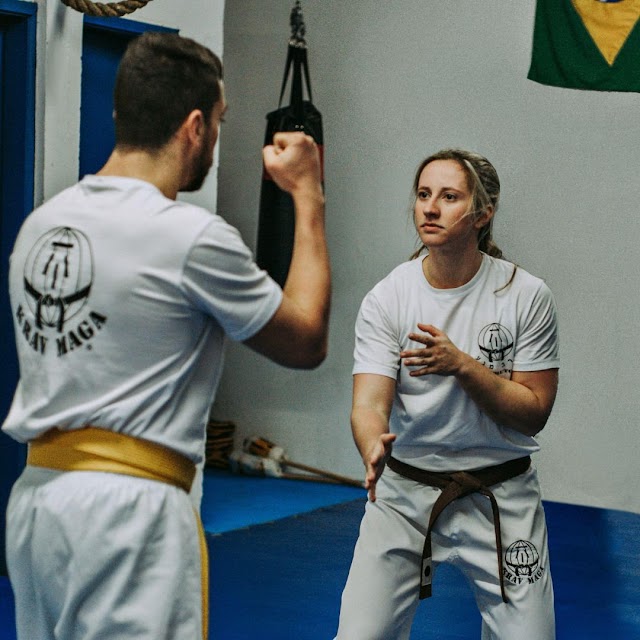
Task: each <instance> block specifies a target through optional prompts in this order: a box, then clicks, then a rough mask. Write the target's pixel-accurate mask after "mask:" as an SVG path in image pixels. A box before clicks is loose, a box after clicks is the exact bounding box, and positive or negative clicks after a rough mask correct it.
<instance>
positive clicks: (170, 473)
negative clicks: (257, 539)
mask: <svg viewBox="0 0 640 640" xmlns="http://www.w3.org/2000/svg"><path fill="white" fill-rule="evenodd" d="M27 464H29V465H33V466H35V467H45V468H47V469H57V470H59V471H106V472H109V473H119V474H123V475H127V476H135V477H138V478H147V479H149V480H157V481H158V482H165V483H167V484H171V485H173V486H175V487H178V488H180V489H183V490H184V491H186V492H189V491H190V490H191V484H192V483H193V478H194V476H195V473H196V467H195V464H194V463H193V462H192V461H191V460H189V459H188V458H186V457H185V456H183V455H182V454H180V453H177V452H176V451H173V450H172V449H169V448H167V447H164V446H162V445H160V444H156V443H155V442H149V441H148V440H141V439H139V438H134V437H132V436H128V435H125V434H123V433H115V432H114V431H108V430H106V429H99V428H97V427H84V428H83V429H75V430H73V431H60V430H59V429H51V430H50V431H47V432H46V433H45V434H44V435H42V436H40V437H39V438H38V439H37V440H33V441H31V442H30V443H29V453H28V455H27ZM196 519H197V522H198V535H199V539H200V559H201V565H202V637H203V638H204V639H205V640H206V638H207V637H208V627H209V559H208V554H207V543H206V539H205V535H204V529H203V527H202V521H201V520H200V516H199V515H198V514H197V513H196Z"/></svg>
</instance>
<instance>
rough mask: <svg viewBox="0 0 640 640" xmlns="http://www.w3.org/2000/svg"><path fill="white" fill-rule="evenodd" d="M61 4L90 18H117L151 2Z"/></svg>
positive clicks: (70, 1) (68, 1) (82, 0)
mask: <svg viewBox="0 0 640 640" xmlns="http://www.w3.org/2000/svg"><path fill="white" fill-rule="evenodd" d="M60 2H62V4H64V5H66V6H67V7H70V8H71V9H75V10H76V11H79V12H80V13H86V14H87V15H90V16H103V17H105V18H117V17H119V16H124V15H126V14H127V13H133V12H134V11H136V10H137V9H142V7H144V6H145V5H147V4H148V3H149V2H151V0H122V2H108V3H106V4H104V3H103V2H92V1H91V0H60Z"/></svg>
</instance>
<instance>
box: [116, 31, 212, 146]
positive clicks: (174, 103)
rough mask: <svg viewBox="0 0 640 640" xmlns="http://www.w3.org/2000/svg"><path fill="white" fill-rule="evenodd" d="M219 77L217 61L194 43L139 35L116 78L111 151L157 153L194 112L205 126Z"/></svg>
mask: <svg viewBox="0 0 640 640" xmlns="http://www.w3.org/2000/svg"><path fill="white" fill-rule="evenodd" d="M222 78H223V71H222V63H221V62H220V59H219V58H218V56H216V55H215V54H214V53H213V52H212V51H210V50H209V49H207V48H206V47H204V46H202V45H201V44H198V43H197V42H195V41H194V40H191V39H189V38H183V37H182V36H179V35H177V34H175V33H159V32H155V31H149V32H147V33H144V34H142V35H141V36H138V37H137V38H136V39H135V40H133V41H132V42H131V43H130V44H129V46H128V47H127V50H126V51H125V53H124V56H123V57H122V60H121V62H120V66H119V68H118V75H117V77H116V83H115V90H114V108H115V128H116V146H118V147H125V148H134V149H146V150H157V149H159V148H161V147H162V146H164V145H165V144H166V143H167V142H168V141H169V140H170V139H171V137H172V136H173V134H174V133H175V132H176V131H177V130H178V128H179V127H180V125H181V124H182V123H183V122H184V120H185V118H186V117H187V116H188V115H189V113H191V112H192V111H193V110H194V109H200V110H201V111H202V113H203V115H204V119H205V123H206V124H208V123H209V119H210V116H211V111H212V109H213V107H214V105H215V104H216V102H217V101H218V100H219V99H220V82H221V80H222Z"/></svg>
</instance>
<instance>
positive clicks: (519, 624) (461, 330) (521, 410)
mask: <svg viewBox="0 0 640 640" xmlns="http://www.w3.org/2000/svg"><path fill="white" fill-rule="evenodd" d="M413 191H414V194H415V206H414V218H415V226H416V229H417V232H418V237H419V240H420V243H421V245H422V247H421V249H420V250H419V251H418V252H416V254H415V255H414V259H412V260H410V261H409V262H406V263H404V264H401V265H400V266H399V267H397V268H396V269H394V270H393V271H392V272H391V273H390V274H389V275H388V276H387V277H386V278H385V279H383V280H382V281H381V282H379V283H378V284H377V285H376V286H375V287H374V288H373V290H372V291H371V292H370V293H369V294H368V295H367V296H366V297H365V299H364V301H363V303H362V306H361V308H360V313H359V315H358V320H357V322H356V346H355V365H354V369H353V373H354V387H353V407H352V414H351V423H352V429H353V435H354V440H355V442H356V445H357V447H358V450H359V451H360V454H361V455H362V459H363V462H364V464H365V467H366V477H365V484H366V487H367V489H368V492H369V500H368V502H367V505H366V509H365V515H364V518H363V520H362V524H361V529H360V537H359V539H358V542H357V544H356V548H355V551H354V558H353V562H352V565H351V570H350V573H349V578H348V580H347V584H346V587H345V590H344V593H343V597H342V609H341V614H340V624H339V629H338V635H337V638H338V640H374V639H376V640H402V639H406V638H409V633H410V629H411V624H412V620H413V616H414V614H415V611H416V608H417V605H418V602H419V599H420V598H423V597H428V596H429V595H430V592H431V578H432V570H433V569H435V567H436V566H437V565H438V564H439V563H441V562H451V563H453V564H455V565H457V566H458V567H459V568H460V569H461V570H462V572H463V573H464V574H465V575H466V577H467V578H468V580H469V582H470V584H471V586H472V589H473V591H474V594H475V597H476V602H477V604H478V607H479V609H480V613H481V614H482V618H483V629H482V638H483V640H489V639H494V640H498V639H499V640H513V639H514V638H517V639H518V640H551V639H552V638H554V637H555V625H554V616H553V587H552V583H551V576H550V573H549V558H548V549H547V533H546V524H545V519H544V512H543V510H542V505H541V501H540V490H539V486H538V481H537V477H536V472H535V470H534V469H533V468H532V467H531V466H530V459H529V456H530V455H531V454H532V453H534V452H536V451H537V450H538V448H539V447H538V445H537V443H536V441H535V439H534V436H535V435H536V434H537V433H538V432H539V431H540V430H541V429H542V428H543V427H544V425H545V423H546V421H547V419H548V417H549V414H550V412H551V409H552V406H553V403H554V400H555V396H556V390H557V383H558V366H559V360H558V336H557V323H556V309H555V304H554V301H553V298H552V295H551V292H550V291H549V289H548V287H547V286H546V285H545V284H544V282H543V281H542V280H540V279H538V278H536V277H534V276H532V275H530V274H529V273H527V272H526V271H524V270H523V269H521V268H519V267H516V266H515V265H513V264H511V263H509V262H506V261H505V260H502V253H501V251H500V250H499V249H498V247H497V246H496V245H495V243H494V242H493V240H492V234H491V229H492V221H493V216H494V214H495V212H496V209H497V206H498V199H499V194H500V182H499V180H498V176H497V174H496V171H495V169H494V167H493V166H492V165H491V163H490V162H489V161H488V160H487V159H486V158H484V157H482V156H480V155H478V154H475V153H470V152H468V151H463V150H458V149H447V150H443V151H441V152H438V153H436V154H434V155H432V156H430V157H428V158H427V159H426V160H424V161H423V162H422V164H421V165H420V167H419V168H418V171H417V173H416V176H415V180H414V185H413ZM422 248H426V255H423V251H422ZM392 449H393V456H392V455H391V453H392ZM461 472H465V473H461ZM435 588H437V581H436V586H435Z"/></svg>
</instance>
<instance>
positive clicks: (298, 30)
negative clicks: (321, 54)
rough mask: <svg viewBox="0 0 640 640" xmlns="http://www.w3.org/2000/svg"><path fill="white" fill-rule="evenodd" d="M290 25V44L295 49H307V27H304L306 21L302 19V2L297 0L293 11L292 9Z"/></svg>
mask: <svg viewBox="0 0 640 640" xmlns="http://www.w3.org/2000/svg"><path fill="white" fill-rule="evenodd" d="M289 24H290V25H291V39H290V40H289V44H290V45H292V46H294V47H306V46H307V42H306V40H305V39H304V34H305V33H306V27H305V26H304V19H303V18H302V7H301V6H300V0H296V3H295V5H294V6H293V9H291V15H290V17H289Z"/></svg>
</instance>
